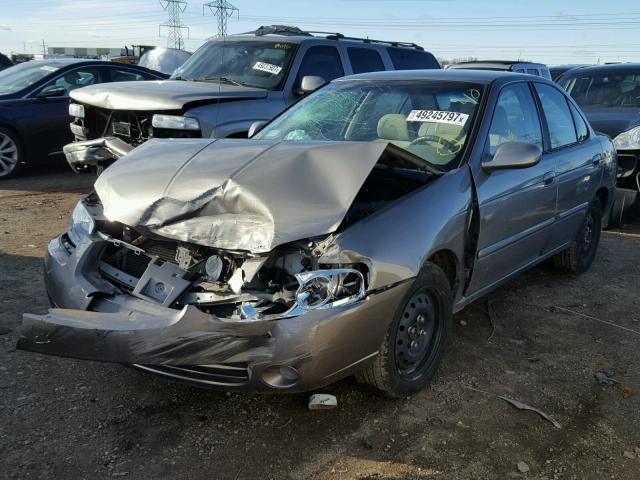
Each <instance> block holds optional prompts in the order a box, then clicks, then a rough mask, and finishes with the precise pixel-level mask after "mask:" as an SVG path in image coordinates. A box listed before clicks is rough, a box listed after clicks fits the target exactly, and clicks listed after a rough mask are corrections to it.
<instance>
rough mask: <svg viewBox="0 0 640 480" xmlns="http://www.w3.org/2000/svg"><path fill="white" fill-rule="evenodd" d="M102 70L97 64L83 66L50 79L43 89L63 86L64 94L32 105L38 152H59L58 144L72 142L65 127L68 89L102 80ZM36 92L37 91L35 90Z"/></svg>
mask: <svg viewBox="0 0 640 480" xmlns="http://www.w3.org/2000/svg"><path fill="white" fill-rule="evenodd" d="M103 78H104V73H103V69H102V68H101V67H96V66H86V67H78V68H76V69H73V70H70V71H67V72H64V74H61V75H59V76H58V77H56V78H54V79H53V80H51V81H50V82H48V83H47V84H46V85H44V87H42V89H40V90H43V89H45V88H47V87H50V86H53V85H55V86H60V87H64V88H65V90H66V95H63V96H59V97H47V98H37V99H33V100H32V105H33V124H32V125H33V126H32V128H33V132H34V134H35V135H36V138H38V143H39V144H40V148H41V151H42V152H45V154H48V155H52V154H56V153H62V147H64V146H65V145H66V144H67V143H69V142H72V141H73V135H72V134H71V130H69V123H70V122H71V117H69V92H70V91H71V90H74V89H76V88H82V87H85V86H87V85H93V84H96V83H102V82H103V81H104V80H103ZM36 95H37V93H36Z"/></svg>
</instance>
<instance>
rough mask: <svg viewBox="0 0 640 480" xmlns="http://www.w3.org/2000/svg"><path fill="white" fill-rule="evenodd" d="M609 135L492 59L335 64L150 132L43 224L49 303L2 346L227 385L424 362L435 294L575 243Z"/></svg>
mask: <svg viewBox="0 0 640 480" xmlns="http://www.w3.org/2000/svg"><path fill="white" fill-rule="evenodd" d="M615 172H616V157H615V150H614V148H613V146H612V143H611V141H610V140H609V139H608V138H606V137H604V136H600V135H597V134H596V133H595V132H594V131H593V130H592V129H591V127H590V126H589V125H588V123H587V122H586V121H585V120H584V117H583V115H582V113H581V112H580V110H579V109H578V107H577V106H576V105H575V103H574V102H573V101H572V100H571V99H570V98H568V97H567V95H566V94H565V93H564V92H563V91H561V90H559V89H558V88H557V87H556V86H555V84H553V83H552V82H549V81H546V80H544V79H541V78H534V77H532V76H528V75H519V74H513V73H500V72H471V71H467V72H465V71H442V72H439V71H415V72H386V73H371V74H365V75H358V76H353V77H347V78H344V79H340V80H336V81H334V82H332V83H331V84H329V85H327V86H326V87H324V88H322V89H321V90H319V91H317V92H315V93H314V94H312V95H310V96H309V97H307V98H306V99H304V100H302V101H301V102H299V103H297V104H296V105H294V106H293V107H291V108H290V109H289V110H287V111H285V112H284V113H282V114H281V115H280V116H279V117H277V118H276V119H275V120H273V121H272V122H271V123H269V124H268V125H266V126H265V127H264V128H263V129H262V130H261V131H259V132H258V133H257V134H256V135H254V137H253V138H252V139H249V140H211V139H174V140H152V141H150V142H147V143H145V144H144V145H142V146H140V147H138V148H137V149H135V150H133V151H132V152H131V153H129V154H128V155H126V156H124V157H123V158H122V159H120V160H118V161H117V162H116V163H115V164H113V165H112V166H110V167H109V168H107V169H106V170H105V171H104V173H103V174H102V175H101V176H100V177H99V178H98V180H97V181H96V183H95V191H94V192H93V193H92V194H90V195H89V196H87V197H86V198H84V199H82V200H81V201H80V202H79V203H78V205H77V206H76V208H75V210H74V212H73V215H72V217H71V220H70V224H69V229H68V231H67V232H66V233H64V234H62V235H60V236H59V237H57V238H55V239H53V240H52V241H51V242H50V243H49V246H48V255H47V258H46V274H45V280H46V287H47V292H48V294H49V297H50V300H51V303H52V304H53V305H54V308H52V309H51V310H50V311H49V313H48V314H46V315H32V314H25V315H24V320H23V325H22V336H21V338H20V340H19V343H18V347H19V348H21V349H24V350H30V351H34V352H40V353H45V354H52V355H61V356H68V357H75V358H82V359H90V360H101V361H108V362H118V363H123V364H128V365H132V366H134V367H135V368H138V369H140V370H144V371H147V372H150V373H154V374H158V375H162V376H164V377H166V378H170V379H175V380H182V381H188V382H191V383H193V384H197V385H201V386H209V387H214V388H222V389H226V390H251V391H303V390H310V389H314V388H318V387H321V386H323V385H326V384H328V383H331V382H334V381H336V380H338V379H340V378H343V377H346V376H348V375H351V374H356V376H357V378H358V379H359V380H361V381H363V382H366V383H369V384H372V385H374V386H375V387H377V388H379V389H381V390H383V391H385V392H387V393H388V394H390V395H392V396H400V395H406V394H407V393H410V392H415V391H417V390H419V389H421V388H422V387H424V386H425V385H426V384H427V383H428V382H429V380H430V379H431V378H432V377H433V375H434V374H435V372H436V370H437V368H438V365H439V363H440V360H441V358H442V356H443V353H444V349H445V345H446V341H447V337H448V335H449V331H450V328H451V317H452V313H453V312H456V311H458V310H460V309H462V308H463V307H464V306H465V305H467V304H468V303H470V302H472V301H474V300H475V299H477V298H478V297H480V296H482V295H484V294H486V293H487V292H489V291H490V290H492V289H494V288H495V287H497V286H498V285H500V284H502V283H504V282H505V281H507V280H509V279H510V278H512V277H513V276H515V275H516V274H518V273H520V272H522V271H523V270H525V269H527V268H529V267H531V266H533V265H535V264H537V263H539V262H541V261H542V260H544V259H547V258H552V259H553V263H554V264H555V265H556V266H557V267H559V268H561V269H563V270H565V271H569V272H573V273H581V272H583V271H585V270H587V269H588V268H589V266H590V265H591V263H592V261H593V259H594V256H595V253H596V249H597V246H598V240H599V237H600V227H601V224H602V222H603V221H606V217H607V216H608V215H609V212H610V209H611V201H612V199H613V188H614V185H615V180H616V175H615Z"/></svg>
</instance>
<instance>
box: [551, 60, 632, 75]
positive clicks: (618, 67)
mask: <svg viewBox="0 0 640 480" xmlns="http://www.w3.org/2000/svg"><path fill="white" fill-rule="evenodd" d="M631 72H637V73H639V74H640V63H611V64H608V65H607V64H605V65H590V66H586V67H581V68H576V69H575V70H573V69H572V70H569V71H568V72H566V73H564V74H563V77H564V78H568V77H571V76H574V75H580V76H584V75H589V74H593V73H619V74H622V73H631Z"/></svg>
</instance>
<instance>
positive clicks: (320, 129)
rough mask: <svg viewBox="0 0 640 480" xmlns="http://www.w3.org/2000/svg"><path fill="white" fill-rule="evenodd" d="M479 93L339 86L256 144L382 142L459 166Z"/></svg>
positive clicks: (450, 86)
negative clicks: (278, 142)
mask: <svg viewBox="0 0 640 480" xmlns="http://www.w3.org/2000/svg"><path fill="white" fill-rule="evenodd" d="M482 95H483V88H482V86H479V85H476V84H469V83H466V82H432V81H418V80H394V81H381V80H361V81H338V82H335V83H332V84H330V85H327V86H326V87H324V88H321V89H320V90H318V91H317V92H314V93H313V94H311V95H309V96H308V97H306V98H305V99H303V100H302V101H300V102H299V103H297V104H295V105H294V106H293V107H291V108H290V109H289V110H287V111H285V112H284V113H283V114H281V115H280V116H279V117H277V118H276V119H275V120H273V121H272V122H271V123H270V124H268V125H267V126H265V127H264V128H263V129H262V130H261V131H260V132H259V133H257V134H256V135H254V136H253V138H254V139H258V140H283V141H331V142H347V141H359V142H385V143H391V144H394V145H396V146H398V147H400V148H402V149H404V150H406V151H407V152H410V153H412V154H413V155H416V156H418V157H420V158H422V159H423V160H425V161H426V162H427V163H430V164H432V165H437V166H438V167H439V168H441V169H445V170H450V169H452V168H455V167H457V166H458V165H459V163H460V160H461V158H462V155H463V154H464V150H465V148H466V143H467V138H468V134H469V132H470V131H471V128H472V126H473V124H474V121H475V116H476V113H477V109H478V105H479V103H480V102H481V101H482Z"/></svg>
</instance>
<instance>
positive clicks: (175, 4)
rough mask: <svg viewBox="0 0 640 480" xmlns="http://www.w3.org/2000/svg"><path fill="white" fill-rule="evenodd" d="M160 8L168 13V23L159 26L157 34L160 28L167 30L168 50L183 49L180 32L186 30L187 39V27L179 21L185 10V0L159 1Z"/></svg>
mask: <svg viewBox="0 0 640 480" xmlns="http://www.w3.org/2000/svg"><path fill="white" fill-rule="evenodd" d="M160 5H162V8H163V9H164V10H166V11H167V12H169V21H168V22H166V23H162V24H160V26H159V28H158V33H160V30H162V27H166V28H168V29H169V33H168V34H167V47H169V48H179V49H181V50H182V49H183V48H184V40H183V38H182V30H183V29H186V30H187V37H188V35H189V33H188V32H189V27H187V26H186V25H185V24H184V23H182V22H181V21H180V14H181V13H182V12H184V11H185V9H186V8H187V2H186V1H185V0H160Z"/></svg>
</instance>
